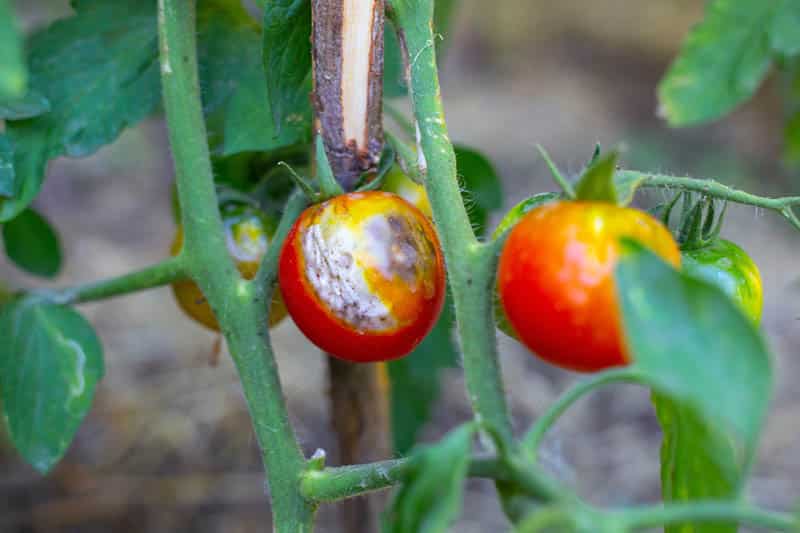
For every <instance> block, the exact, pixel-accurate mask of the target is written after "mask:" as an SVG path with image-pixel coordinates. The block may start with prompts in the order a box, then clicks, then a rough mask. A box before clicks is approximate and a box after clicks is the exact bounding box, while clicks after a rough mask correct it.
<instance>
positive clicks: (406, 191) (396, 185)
mask: <svg viewBox="0 0 800 533" xmlns="http://www.w3.org/2000/svg"><path fill="white" fill-rule="evenodd" d="M382 189H383V190H384V191H386V192H392V193H394V194H396V195H398V196H400V197H401V198H403V199H404V200H406V201H408V202H410V203H411V204H413V205H414V206H415V207H416V208H417V209H419V210H420V211H422V212H423V213H424V214H425V216H427V217H428V218H430V217H431V216H433V211H431V204H430V202H429V201H428V193H427V192H425V187H423V186H422V185H420V184H419V183H415V182H414V180H412V179H411V178H409V177H408V176H406V174H405V173H404V172H403V171H402V170H401V169H400V166H399V165H394V166H393V167H392V169H391V170H390V171H389V172H387V173H386V176H385V177H384V178H383V187H382Z"/></svg>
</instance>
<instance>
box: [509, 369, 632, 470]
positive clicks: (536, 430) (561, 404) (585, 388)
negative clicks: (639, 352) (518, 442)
mask: <svg viewBox="0 0 800 533" xmlns="http://www.w3.org/2000/svg"><path fill="white" fill-rule="evenodd" d="M639 378H640V373H639V372H638V371H637V370H636V369H635V368H617V369H613V370H607V371H605V372H603V373H601V374H597V375H595V376H592V377H590V378H589V379H586V380H584V381H581V382H580V383H578V384H576V385H575V386H573V387H571V388H570V389H569V390H567V392H566V393H564V394H563V395H561V396H560V397H559V398H558V399H557V400H556V402H555V403H554V404H553V405H551V406H550V408H549V409H548V410H547V412H546V413H545V414H543V415H542V416H541V417H539V418H538V419H537V420H536V422H535V423H534V424H533V426H532V427H531V429H530V430H529V431H528V433H527V434H526V435H525V437H524V438H523V440H522V447H523V449H524V450H525V451H526V452H527V453H528V454H529V455H530V457H531V458H532V459H533V460H534V461H535V460H536V455H537V451H538V449H539V445H540V444H541V443H542V439H544V436H545V434H546V433H547V431H548V430H549V429H550V428H551V427H552V426H553V424H555V422H556V421H557V420H558V419H559V417H561V415H563V414H564V412H566V410H567V409H569V408H570V407H571V406H572V405H573V404H574V403H575V402H576V401H578V400H579V399H581V398H583V397H584V396H585V395H587V394H588V393H590V392H592V391H593V390H595V389H597V388H598V387H600V386H602V385H606V384H608V383H619V382H630V381H636V380H637V379H639Z"/></svg>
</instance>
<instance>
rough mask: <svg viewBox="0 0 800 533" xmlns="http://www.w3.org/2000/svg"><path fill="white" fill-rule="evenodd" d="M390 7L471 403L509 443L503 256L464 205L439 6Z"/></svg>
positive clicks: (398, 3)
mask: <svg viewBox="0 0 800 533" xmlns="http://www.w3.org/2000/svg"><path fill="white" fill-rule="evenodd" d="M390 3H391V5H392V10H391V13H392V15H393V16H394V17H395V18H396V24H395V26H396V27H398V28H399V29H400V31H399V35H400V38H401V39H402V40H403V41H404V42H405V44H406V48H405V49H406V50H407V52H408V58H407V60H408V65H409V68H408V72H409V76H410V80H409V87H410V92H411V99H412V103H413V108H414V117H415V120H416V123H417V127H418V129H419V136H420V141H421V142H420V144H421V147H422V152H423V154H424V158H425V163H426V164H425V168H426V176H425V188H426V191H427V193H428V198H429V200H430V203H431V207H432V210H433V219H434V222H435V223H436V229H437V231H438V234H439V237H440V239H441V242H442V250H443V252H444V256H445V262H446V263H447V265H448V267H449V268H448V276H449V283H450V287H451V289H452V293H453V300H454V303H455V314H456V322H457V324H458V333H459V337H460V340H461V350H462V353H463V357H464V372H465V375H466V381H467V388H468V391H469V397H470V401H471V403H472V407H473V410H474V412H475V416H476V419H477V420H478V422H479V423H480V424H482V425H487V426H490V427H491V428H492V429H493V431H495V432H497V434H498V435H499V436H500V437H501V439H503V440H505V441H509V442H510V441H511V421H510V417H509V414H508V408H507V406H506V399H505V392H504V390H503V383H502V380H501V376H500V367H499V364H498V360H497V346H496V342H495V329H494V321H493V318H492V305H491V297H492V294H493V293H494V290H493V285H494V274H495V268H494V267H495V264H496V260H497V257H496V254H495V253H494V250H493V249H491V248H490V247H487V246H486V245H482V244H480V243H478V241H477V239H476V238H475V234H474V233H473V231H472V227H471V226H470V222H469V217H468V216H467V211H466V209H465V208H464V204H463V202H462V200H461V193H460V191H459V187H458V181H457V179H456V159H455V152H454V151H453V145H452V143H451V141H450V138H449V135H448V132H447V126H446V124H445V119H444V110H443V108H442V99H441V91H440V87H439V75H438V72H437V68H436V45H435V38H434V35H433V30H432V28H431V20H432V17H433V2H432V1H431V0H424V1H419V2H415V3H412V2H406V1H404V0H393V1H391V2H390Z"/></svg>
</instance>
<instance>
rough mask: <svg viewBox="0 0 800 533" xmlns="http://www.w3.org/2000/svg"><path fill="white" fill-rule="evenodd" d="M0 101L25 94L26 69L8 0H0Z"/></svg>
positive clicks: (14, 19) (26, 82)
mask: <svg viewBox="0 0 800 533" xmlns="http://www.w3.org/2000/svg"><path fill="white" fill-rule="evenodd" d="M0 50H2V51H3V53H1V54H0V102H2V101H3V100H6V99H15V98H19V97H21V96H23V95H24V94H25V89H26V87H27V85H28V71H27V70H26V68H25V59H24V56H23V53H22V39H21V36H20V34H19V29H18V27H17V18H16V17H15V16H14V13H13V10H12V9H11V6H10V5H9V1H8V0H0Z"/></svg>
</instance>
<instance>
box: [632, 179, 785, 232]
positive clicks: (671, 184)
mask: <svg viewBox="0 0 800 533" xmlns="http://www.w3.org/2000/svg"><path fill="white" fill-rule="evenodd" d="M617 175H618V176H621V177H623V178H627V179H630V180H631V181H632V182H634V183H637V184H638V186H639V187H658V188H663V189H680V190H684V191H692V192H698V193H702V194H707V195H710V196H713V197H715V198H720V199H723V200H729V201H731V202H736V203H739V204H745V205H752V206H756V207H763V208H765V209H770V210H772V211H775V212H777V213H778V214H780V215H781V216H783V217H784V218H785V219H787V220H788V221H789V223H790V224H792V225H793V226H794V227H795V228H797V229H798V230H800V219H798V217H797V215H795V213H794V212H793V211H792V207H794V206H798V205H800V196H785V197H783V198H767V197H764V196H757V195H755V194H750V193H748V192H745V191H741V190H738V189H734V188H732V187H728V186H727V185H723V184H722V183H719V182H717V181H714V180H699V179H694V178H687V177H677V176H667V175H664V174H646V173H644V172H638V171H633V170H623V171H619V172H618V173H617Z"/></svg>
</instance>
